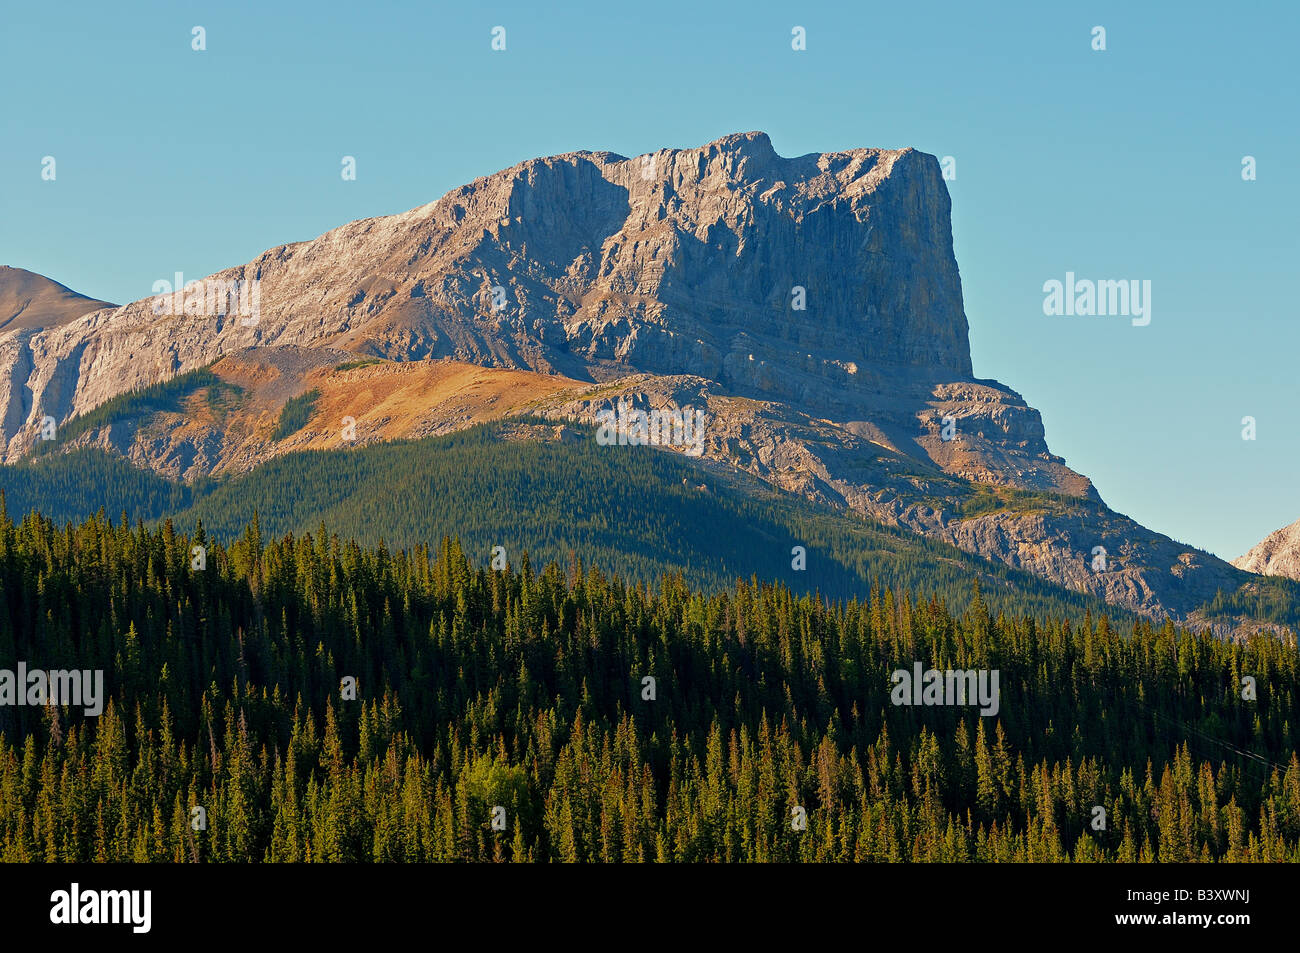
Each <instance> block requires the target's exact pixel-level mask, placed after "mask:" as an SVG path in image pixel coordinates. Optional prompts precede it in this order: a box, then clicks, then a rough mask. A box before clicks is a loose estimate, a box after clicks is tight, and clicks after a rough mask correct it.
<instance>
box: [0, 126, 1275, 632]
mask: <svg viewBox="0 0 1300 953" xmlns="http://www.w3.org/2000/svg"><path fill="white" fill-rule="evenodd" d="M950 211H951V205H950V200H949V196H948V192H947V189H946V187H945V185H944V183H943V178H942V175H941V173H940V169H939V165H938V162H937V161H936V160H935V158H934V157H933V156H929V155H925V154H923V153H920V152H917V151H915V150H913V149H902V150H884V149H853V150H848V151H844V152H834V153H824V154H812V155H806V156H800V157H796V158H783V157H781V156H779V155H777V153H776V152H775V150H774V149H773V147H772V144H771V142H770V141H769V139H768V137H767V136H766V135H764V134H762V133H746V134H739V135H731V136H726V137H724V138H722V139H719V140H717V141H716V142H712V143H709V144H707V145H704V146H702V147H699V148H695V149H680V150H677V149H666V150H661V151H658V152H655V153H650V154H647V155H644V156H640V157H635V158H625V157H622V156H617V155H613V154H611V153H607V152H575V153H569V154H566V155H561V156H554V157H550V158H543V159H534V160H529V161H527V162H523V163H520V164H519V165H516V166H513V167H512V168H510V169H506V170H504V171H502V172H498V173H496V174H495V175H491V176H487V177H485V178H481V179H477V180H475V181H474V182H472V183H470V184H468V185H465V186H463V187H461V188H459V189H456V190H453V191H452V192H450V193H448V194H447V195H445V196H443V197H442V198H441V199H439V200H438V201H436V202H433V203H431V204H429V205H425V206H422V207H420V208H417V209H414V210H412V211H410V212H406V213H404V214H401V215H394V216H388V217H383V218H375V219H366V220H362V221H357V222H352V223H350V224H348V225H344V226H343V227H341V228H338V229H335V230H334V231H331V232H328V233H326V234H325V235H322V236H321V237H319V238H317V239H315V240H313V241H309V242H300V243H296V244H290V245H282V246H279V247H277V248H273V249H271V250H270V251H268V252H266V253H264V254H263V255H261V256H260V257H258V258H257V259H256V260H254V261H252V262H250V263H248V264H246V265H241V266H238V267H235V268H231V269H227V270H226V271H223V272H220V273H218V274H216V275H214V276H210V277H209V278H207V279H204V281H203V282H202V283H201V284H200V285H199V286H197V287H196V288H194V289H191V290H190V291H188V292H181V293H178V294H176V295H165V296H159V297H156V298H152V299H145V300H142V301H137V302H134V303H131V304H128V305H125V306H124V307H121V308H117V309H111V310H109V309H105V310H99V311H95V312H92V313H90V314H87V315H84V316H82V317H80V318H78V319H76V320H73V321H70V322H67V323H64V324H61V325H58V326H53V327H48V328H39V329H35V328H14V329H9V330H6V331H3V332H0V381H3V385H0V399H2V400H4V401H5V402H6V403H5V408H6V409H5V414H4V418H3V419H4V425H3V429H2V430H0V437H3V439H4V441H5V447H6V457H5V458H6V460H7V461H8V462H11V463H12V462H15V461H18V460H22V459H24V458H26V457H28V456H30V455H32V454H34V453H49V452H65V451H70V450H76V449H79V448H86V447H92V446H93V447H99V448H101V449H103V450H105V451H106V452H109V453H112V454H118V455H120V456H122V457H125V458H127V459H129V460H130V461H132V462H134V463H135V464H137V465H139V466H141V467H145V468H148V469H149V470H152V471H154V472H156V473H158V474H160V475H164V476H167V477H169V478H182V479H186V480H196V479H202V478H205V477H209V476H217V477H220V478H229V477H233V476H235V475H237V474H240V473H248V472H252V471H255V470H256V469H257V468H258V467H260V466H263V465H265V464H266V462H267V461H269V460H271V459H273V458H276V457H279V456H281V455H283V454H287V453H293V452H295V451H298V450H303V449H309V448H315V449H327V448H335V449H337V450H347V449H350V448H354V447H359V446H365V445H367V444H370V443H376V442H383V441H389V440H395V439H414V438H420V437H424V436H428V435H435V434H441V433H448V432H452V431H455V430H457V429H461V428H463V427H466V426H470V425H473V424H476V423H483V422H487V421H492V420H500V419H503V418H508V417H513V416H527V417H540V418H543V419H549V420H552V421H554V422H556V423H557V424H567V425H582V424H586V425H590V424H597V423H599V422H600V418H599V416H598V415H599V414H600V413H601V411H602V410H608V409H610V408H613V407H617V406H618V405H619V402H620V401H621V402H623V404H624V405H625V406H631V407H634V408H639V409H641V410H646V411H648V410H650V409H660V410H665V409H666V410H677V411H682V410H685V409H690V410H702V411H703V412H704V413H705V419H706V421H707V424H706V426H705V427H704V432H703V436H702V440H701V442H700V445H699V447H698V450H699V452H700V456H701V457H702V458H703V460H705V461H706V462H708V463H710V464H713V465H717V466H720V467H722V468H724V469H727V470H730V471H732V472H735V473H738V474H742V473H743V474H745V475H747V476H748V477H751V478H757V481H761V484H762V485H767V486H772V487H776V488H779V489H782V490H786V491H789V492H791V493H794V494H797V495H799V496H801V497H804V498H806V499H808V500H810V501H812V502H814V503H817V504H821V505H828V506H831V507H839V508H841V509H845V508H847V509H850V510H853V511H856V512H857V513H859V514H862V515H865V516H868V517H870V518H872V519H874V520H877V521H879V522H880V523H883V524H885V525H889V526H894V527H898V528H903V529H907V530H910V531H913V532H916V533H920V534H922V535H925V536H928V537H931V538H934V539H936V540H941V541H944V542H947V543H951V544H953V545H956V546H958V547H960V548H961V549H964V550H966V551H967V552H970V553H974V554H976V555H978V556H981V557H983V558H985V559H988V560H992V561H995V562H1001V563H1004V564H1006V565H1008V566H1010V567H1013V568H1016V569H1023V570H1026V571H1028V572H1031V573H1034V574H1035V575H1038V576H1040V577H1042V578H1045V579H1047V580H1050V581H1052V582H1054V583H1057V584H1059V585H1062V586H1065V587H1066V588H1069V589H1072V590H1074V591H1077V592H1084V593H1089V594H1091V595H1095V596H1098V597H1101V598H1104V599H1105V600H1107V601H1108V602H1111V603H1114V604H1118V605H1122V606H1125V607H1127V608H1129V609H1132V610H1134V611H1137V612H1140V613H1143V614H1145V615H1148V616H1151V617H1155V618H1162V617H1163V616H1164V615H1166V614H1169V615H1172V616H1174V617H1175V618H1178V619H1180V620H1184V621H1189V622H1204V621H1206V620H1205V619H1204V617H1203V616H1202V614H1201V612H1202V609H1203V607H1204V606H1205V605H1206V604H1207V603H1208V602H1209V601H1210V600H1212V599H1214V598H1216V597H1217V596H1220V595H1221V594H1223V593H1229V594H1231V593H1234V592H1236V591H1237V590H1238V589H1239V588H1240V587H1241V586H1242V585H1243V584H1245V583H1246V582H1247V581H1248V580H1249V578H1250V577H1249V576H1247V575H1246V574H1244V573H1242V572H1240V571H1239V570H1237V569H1235V568H1234V567H1232V566H1231V565H1229V564H1228V563H1226V562H1224V561H1222V560H1219V559H1217V558H1216V557H1214V556H1212V555H1210V554H1208V553H1205V552H1202V551H1200V550H1197V549H1195V548H1193V547H1190V546H1187V545H1185V544H1182V543H1178V542H1176V541H1174V540H1172V539H1169V538H1168V537H1166V536H1163V535H1160V534H1157V533H1154V532H1151V531H1150V530H1147V529H1146V528H1144V527H1142V526H1141V525H1139V524H1137V523H1136V522H1134V521H1133V520H1131V519H1129V518H1127V517H1125V516H1123V515H1121V514H1118V513H1115V512H1114V511H1112V510H1110V509H1109V508H1108V507H1107V506H1106V505H1105V504H1104V502H1103V501H1102V499H1101V497H1100V496H1099V495H1098V493H1097V491H1096V489H1095V488H1094V487H1093V485H1092V483H1091V481H1090V480H1088V479H1087V477H1085V476H1083V475H1081V474H1079V473H1076V472H1075V471H1073V470H1071V469H1070V468H1069V467H1068V466H1067V465H1066V464H1065V461H1064V460H1063V459H1061V458H1060V457H1058V456H1055V455H1054V454H1052V453H1051V452H1050V450H1049V449H1048V446H1047V443H1046V438H1045V433H1044V428H1043V423H1042V419H1041V417H1040V416H1039V414H1038V412H1037V411H1035V410H1034V409H1033V408H1031V407H1029V406H1028V405H1027V404H1026V403H1025V401H1024V400H1023V399H1022V398H1021V397H1020V395H1018V394H1017V393H1015V392H1014V391H1013V390H1011V389H1010V388H1008V387H1006V386H1004V385H1002V384H1000V383H998V382H996V381H990V380H982V379H979V378H976V377H975V376H974V371H973V368H972V365H971V359H970V349H969V343H968V324H967V319H966V316H965V312H964V308H963V303H962V295H961V281H960V276H959V273H958V268H957V263H956V260H955V257H954V254H953V245H952V233H951V221H950ZM237 305H238V306H240V307H237ZM160 381H167V382H169V383H168V384H166V385H163V384H160V383H159V382H160ZM46 415H48V416H50V417H53V418H54V419H55V420H56V421H57V422H58V423H59V425H60V429H59V438H58V439H57V440H56V441H52V442H50V441H38V439H37V430H38V426H37V425H38V424H39V422H40V420H41V419H42V417H44V416H46ZM624 449H626V448H624ZM669 449H675V450H678V451H685V450H686V449H687V448H686V447H685V446H678V447H674V448H669ZM611 452H618V451H616V450H611ZM751 482H754V481H751ZM756 485H757V484H756ZM1094 567H1095V568H1094ZM1214 624H1215V625H1216V626H1224V625H1227V623H1226V622H1224V620H1222V619H1217V620H1215V622H1214Z"/></svg>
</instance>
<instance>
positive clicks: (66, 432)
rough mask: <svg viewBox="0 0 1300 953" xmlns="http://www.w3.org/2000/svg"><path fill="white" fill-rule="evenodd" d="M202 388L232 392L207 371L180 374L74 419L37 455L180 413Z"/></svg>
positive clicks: (38, 447)
mask: <svg viewBox="0 0 1300 953" xmlns="http://www.w3.org/2000/svg"><path fill="white" fill-rule="evenodd" d="M203 387H209V388H226V389H229V385H227V384H224V383H223V382H222V380H221V379H220V378H219V377H217V375H216V374H214V373H213V372H212V371H211V370H210V369H208V368H206V367H203V368H199V369H198V370H194V371H187V372H186V373H184V374H177V375H176V376H175V377H173V378H171V379H169V380H165V381H162V382H160V383H157V384H150V385H149V386H147V387H141V388H137V389H136V390H132V391H127V392H126V393H125V394H119V395H118V396H116V397H114V398H112V399H111V400H107V401H105V402H104V403H102V404H100V405H99V406H98V407H96V408H95V409H94V410H92V411H90V412H89V413H85V414H82V415H81V416H80V417H74V418H72V419H71V420H69V421H68V422H67V423H65V424H64V425H63V426H61V427H60V428H59V439H58V441H42V440H38V441H36V444H35V445H34V448H33V449H34V452H35V453H36V454H39V455H46V454H49V453H50V451H52V450H54V449H55V447H56V446H57V445H58V444H67V443H69V442H71V441H73V440H75V439H76V438H77V437H80V436H81V435H82V434H84V433H88V432H90V431H92V430H97V429H99V428H100V427H106V426H108V425H109V424H113V423H116V422H117V421H120V420H132V419H136V418H139V417H144V416H147V415H149V414H154V413H158V412H159V411H178V410H180V409H181V401H182V400H184V398H186V397H188V396H189V395H190V394H193V393H194V392H195V391H197V390H199V389H200V388H203Z"/></svg>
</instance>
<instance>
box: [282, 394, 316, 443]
mask: <svg viewBox="0 0 1300 953" xmlns="http://www.w3.org/2000/svg"><path fill="white" fill-rule="evenodd" d="M319 399H320V391H319V390H316V389H315V388H313V389H312V390H309V391H307V393H305V394H299V395H298V396H297V397H290V398H289V399H288V400H287V401H286V402H285V405H284V407H283V408H281V410H280V420H279V422H278V423H277V424H276V427H275V433H274V434H272V435H271V439H272V440H283V439H284V438H285V437H288V436H289V435H290V434H295V433H297V432H298V431H299V430H301V429H302V428H303V427H305V426H307V421H308V420H310V419H311V412H312V408H313V407H315V406H316V401H317V400H319Z"/></svg>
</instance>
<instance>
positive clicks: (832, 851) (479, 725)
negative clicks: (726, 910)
mask: <svg viewBox="0 0 1300 953" xmlns="http://www.w3.org/2000/svg"><path fill="white" fill-rule="evenodd" d="M196 545H197V546H203V547H205V552H204V557H205V558H204V560H198V559H197V557H196V555H195V553H194V551H193V547H194V546H196ZM196 564H199V565H203V566H204V568H202V569H196V568H194V567H195V566H196ZM0 600H2V602H0V668H11V669H12V668H13V667H14V665H15V664H16V662H17V661H20V660H21V661H24V662H26V663H27V665H28V666H29V667H32V668H36V667H39V668H43V669H47V670H48V669H58V668H76V669H88V668H90V669H93V668H102V669H103V670H104V672H105V675H106V682H107V685H108V688H109V694H110V700H109V702H108V704H107V706H106V709H105V711H104V713H103V715H102V716H100V717H98V718H90V717H86V716H85V715H84V714H82V712H81V711H80V710H78V709H73V708H64V709H55V708H45V707H18V706H4V707H0V858H2V859H4V860H8V861H70V860H138V861H148V860H159V861H164V860H166V861H173V860H175V861H186V860H199V861H372V860H375V861H388V860H397V861H426V860H435V861H445V860H471V861H472V860H478V861H490V860H501V861H507V860H514V861H642V860H645V861H655V860H658V861H738V860H753V861H782V860H806V861H944V860H954V861H988V860H1160V861H1178V860H1227V861H1243V860H1253V861H1264V860H1268V861H1278V860H1297V859H1300V761H1298V760H1297V756H1296V753H1295V735H1294V731H1295V728H1294V726H1292V725H1291V723H1290V719H1291V718H1292V717H1294V714H1295V712H1296V711H1297V710H1298V709H1297V703H1298V702H1300V678H1298V675H1300V673H1298V672H1297V652H1296V646H1295V643H1294V640H1285V641H1284V640H1281V639H1278V638H1276V637H1273V636H1267V635H1262V634H1261V635H1257V636H1254V637H1252V638H1251V639H1250V640H1249V641H1247V642H1242V643H1232V642H1225V641H1219V640H1215V639H1213V638H1208V637H1200V636H1197V635H1194V634H1192V633H1189V632H1185V631H1180V630H1177V629H1175V628H1174V627H1173V626H1172V625H1164V626H1153V625H1149V624H1147V623H1136V624H1133V625H1132V626H1131V627H1130V628H1128V629H1127V630H1126V631H1124V632H1121V631H1119V630H1118V629H1116V628H1113V627H1112V625H1111V623H1110V621H1109V619H1107V618H1105V617H1101V618H1092V617H1091V616H1089V617H1087V618H1086V619H1085V620H1084V622H1083V624H1080V625H1075V624H1072V623H1071V622H1070V621H1068V620H1065V619H1062V618H1051V617H1040V618H1033V617H1031V616H1027V615H1021V614H1014V613H1008V614H1002V613H998V614H996V615H994V614H993V613H992V612H990V610H989V607H988V605H987V603H986V602H985V599H984V597H983V596H982V594H981V593H980V592H979V589H978V587H975V589H974V592H973V593H972V595H971V597H970V599H969V604H968V606H967V607H966V608H965V610H964V611H962V612H961V613H960V614H958V615H954V614H953V613H951V612H950V611H949V610H948V608H947V607H946V606H945V605H944V604H943V602H942V600H940V599H938V598H936V597H934V596H933V595H932V594H930V593H927V592H926V591H925V590H924V589H919V590H917V591H915V592H911V593H908V592H903V591H893V590H890V589H883V590H882V589H881V588H879V587H873V588H872V589H871V590H870V593H869V596H868V597H867V598H864V599H862V600H860V601H856V600H855V601H848V602H839V603H834V604H828V603H825V602H823V601H821V600H819V599H816V598H813V597H809V596H803V597H796V596H795V595H793V594H792V593H791V592H790V591H789V590H788V589H786V588H785V587H783V586H781V585H771V584H759V583H757V582H754V581H751V582H748V583H745V582H737V583H735V584H734V585H733V586H732V587H730V588H729V589H728V590H727V591H726V592H723V593H718V594H714V595H703V594H701V593H700V592H698V591H695V590H694V589H693V587H692V585H691V584H690V583H689V582H688V581H687V580H686V579H685V578H683V577H682V576H681V575H676V576H668V577H665V578H663V579H662V580H661V581H660V583H659V584H658V585H657V586H655V587H653V588H649V587H645V586H641V585H634V586H628V585H626V584H623V583H621V582H619V581H617V580H611V579H608V578H606V577H605V576H603V575H601V574H600V573H598V572H596V571H594V570H591V569H589V568H586V567H584V566H583V565H582V563H581V562H580V561H579V560H578V559H577V558H576V557H571V558H570V559H568V560H566V562H565V565H563V566H562V567H561V566H557V565H550V566H548V567H547V568H546V569H545V570H543V571H538V570H536V569H535V568H534V567H533V566H531V565H530V564H529V562H528V560H527V559H526V558H519V559H518V561H517V564H516V565H514V566H512V568H510V569H509V570H508V571H494V570H491V569H489V568H487V566H486V554H484V558H483V559H470V558H468V557H467V556H466V555H465V554H464V553H463V552H462V551H461V550H460V548H459V546H458V545H457V544H456V543H455V542H454V541H451V540H448V539H444V540H443V541H442V543H441V544H440V545H439V546H438V547H437V551H436V552H433V553H431V552H429V551H428V550H426V549H423V548H420V549H415V550H413V551H410V552H393V551H389V550H387V549H386V548H383V547H362V546H360V545H358V544H357V543H355V542H344V541H341V540H340V539H338V538H337V537H336V536H327V535H326V534H325V533H324V532H323V531H321V532H318V533H315V534H312V535H306V536H300V537H292V536H288V537H283V538H278V539H271V540H269V541H264V540H263V538H262V533H261V530H260V527H259V526H258V525H257V524H256V523H254V525H252V526H250V527H248V528H247V530H246V531H245V532H244V533H243V535H242V536H241V537H240V538H239V539H238V540H236V541H234V542H233V543H231V544H230V545H229V546H222V545H218V544H216V543H214V542H212V541H211V540H208V539H207V538H206V536H205V533H204V531H203V529H202V528H201V527H199V528H197V529H196V532H195V534H194V536H193V537H192V538H191V537H188V536H185V535H182V534H179V533H177V532H175V531H174V529H173V527H172V526H171V524H170V523H169V524H167V525H165V526H163V527H161V528H157V529H146V528H144V527H143V526H137V527H136V528H135V529H131V528H129V527H124V526H121V525H116V526H115V525H112V524H111V523H109V522H108V521H106V520H104V519H102V518H98V517H97V518H93V519H91V520H89V521H87V522H85V523H83V524H81V525H79V526H67V527H64V528H62V529H60V528H57V527H56V526H54V525H53V524H52V523H51V522H49V521H48V520H45V519H43V518H41V517H39V516H36V515H29V516H27V517H26V518H25V519H24V520H23V521H22V523H21V524H20V525H14V524H13V523H12V522H11V521H10V520H9V519H8V517H7V515H6V516H0ZM918 661H919V662H921V663H922V664H923V665H924V666H926V667H931V666H933V667H936V668H939V669H997V670H998V671H999V674H1000V703H999V711H998V714H997V716H996V717H980V715H979V714H978V713H977V711H976V709H975V708H974V707H965V706H937V707H903V706H895V705H893V704H892V703H891V700H890V678H889V676H890V673H891V672H892V671H893V670H895V669H897V668H910V667H911V665H912V664H913V662H918ZM1246 676H1249V677H1250V678H1253V679H1254V684H1255V686H1256V694H1255V697H1254V698H1253V699H1251V698H1243V687H1242V685H1243V678H1244V677H1246ZM347 678H354V679H356V685H357V686H358V691H357V697H356V698H355V699H352V698H351V697H349V696H350V692H349V691H347V690H346V689H345V687H344V685H345V681H344V680H345V679H347ZM646 678H652V679H653V680H654V682H653V693H652V694H653V698H651V697H648V696H649V695H650V694H651V691H650V685H651V683H648V682H646V681H645V679H646ZM1246 694H1249V693H1246ZM197 808H202V812H199V811H197V810H196V809H197ZM494 808H501V809H502V810H500V811H494ZM796 808H802V809H803V812H804V815H805V816H806V819H807V824H806V829H803V830H798V829H796V827H797V825H796V824H795V823H794V821H795V819H796V818H797V816H798V813H799V812H798V811H796V810H795V809H796ZM1097 808H1102V809H1104V811H1105V814H1104V818H1105V820H1104V827H1103V828H1098V827H1097V826H1096V823H1097V819H1098V818H1099V817H1100V816H1101V815H1099V814H1098V812H1097ZM494 818H496V819H497V820H498V822H499V824H500V823H503V824H504V829H503V830H497V829H494V826H493V821H494ZM196 828H197V829H196Z"/></svg>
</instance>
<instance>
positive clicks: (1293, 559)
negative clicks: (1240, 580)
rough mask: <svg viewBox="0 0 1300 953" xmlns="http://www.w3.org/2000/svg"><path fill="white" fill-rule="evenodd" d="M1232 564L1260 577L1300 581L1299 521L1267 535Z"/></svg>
mask: <svg viewBox="0 0 1300 953" xmlns="http://www.w3.org/2000/svg"><path fill="white" fill-rule="evenodd" d="M1232 564H1233V565H1234V566H1236V567H1237V568H1238V569H1244V570H1246V572H1254V573H1259V574H1260V575H1262V576H1285V577H1287V578H1288V579H1300V520H1297V521H1296V522H1294V523H1292V524H1291V525H1290V526H1284V527H1282V528H1281V529H1279V530H1276V531H1275V532H1272V533H1269V534H1268V535H1267V536H1265V537H1264V538H1263V539H1262V540H1261V541H1260V542H1259V543H1257V544H1256V545H1254V546H1252V547H1251V548H1250V551H1249V552H1247V553H1246V554H1245V555H1242V556H1238V557H1237V558H1236V559H1234V560H1233V561H1232Z"/></svg>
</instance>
